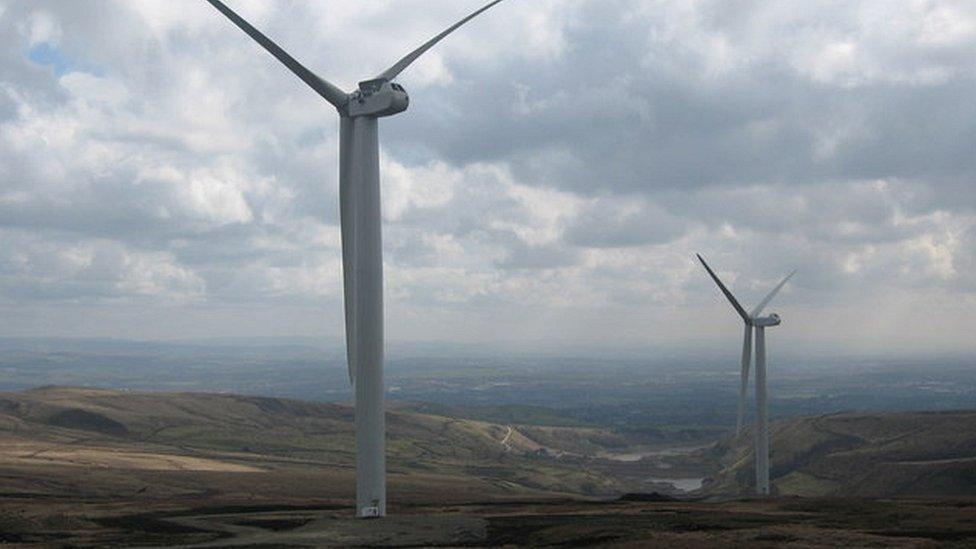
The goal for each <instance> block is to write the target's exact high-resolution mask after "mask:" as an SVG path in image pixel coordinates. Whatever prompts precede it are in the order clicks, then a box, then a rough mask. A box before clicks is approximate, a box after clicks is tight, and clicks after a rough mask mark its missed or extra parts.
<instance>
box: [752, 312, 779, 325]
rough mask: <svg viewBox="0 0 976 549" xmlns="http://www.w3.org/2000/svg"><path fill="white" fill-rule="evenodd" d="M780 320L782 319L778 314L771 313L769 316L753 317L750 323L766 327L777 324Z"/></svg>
mask: <svg viewBox="0 0 976 549" xmlns="http://www.w3.org/2000/svg"><path fill="white" fill-rule="evenodd" d="M782 322H783V321H782V320H781V319H780V318H779V315H778V314H776V313H773V314H771V315H769V316H763V317H759V318H753V319H752V321H751V322H750V324H752V325H753V326H755V327H757V328H768V327H770V326H779V325H780V324H781V323H782Z"/></svg>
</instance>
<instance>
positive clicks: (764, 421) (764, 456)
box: [696, 254, 796, 495]
mask: <svg viewBox="0 0 976 549" xmlns="http://www.w3.org/2000/svg"><path fill="white" fill-rule="evenodd" d="M696 255H698V260H699V261H701V264H702V265H703V266H704V267H705V270H706V271H708V274H709V276H711V277H712V280H714V281H715V284H718V288H719V289H720V290H722V293H723V294H725V297H727V298H728V300H729V303H731V304H732V307H733V308H735V311H736V312H737V313H739V316H741V317H742V322H743V324H745V336H744V337H743V338H742V373H741V375H740V379H739V381H740V383H739V413H738V416H737V418H736V424H735V434H736V435H738V434H739V433H740V432H741V431H742V422H743V416H744V415H745V408H746V390H747V389H748V386H749V364H750V363H751V362H752V329H753V328H756V493H758V494H762V495H767V494H769V425H768V420H769V416H768V408H767V404H766V397H767V393H766V328H767V327H771V326H779V324H780V322H781V321H780V318H779V315H778V314H776V313H773V314H771V315H769V316H763V317H761V316H759V315H760V314H762V311H763V309H765V308H766V305H769V302H770V301H772V300H773V298H774V297H775V296H776V294H777V293H779V291H780V290H781V289H782V288H783V286H785V285H786V283H787V282H788V281H789V280H790V278H792V277H793V275H795V274H796V271H793V272H791V273H790V274H788V275H786V277H785V278H784V279H783V280H782V281H780V283H779V284H777V285H776V287H775V288H773V289H772V290H771V291H770V292H769V294H767V295H766V297H764V298H763V300H762V301H760V302H759V304H758V305H756V307H755V308H754V309H753V310H752V311H750V312H748V313H747V312H746V310H745V309H744V308H742V305H740V304H739V301H738V300H737V299H736V298H735V296H734V295H732V292H730V291H729V289H728V288H726V287H725V284H723V283H722V281H721V280H719V278H718V275H716V274H715V271H713V270H712V268H711V267H709V266H708V263H706V262H705V258H703V257H702V256H701V255H699V254H696Z"/></svg>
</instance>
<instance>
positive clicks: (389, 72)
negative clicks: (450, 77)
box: [376, 0, 502, 80]
mask: <svg viewBox="0 0 976 549" xmlns="http://www.w3.org/2000/svg"><path fill="white" fill-rule="evenodd" d="M501 1H502V0H495V1H494V2H491V3H489V4H488V5H486V6H484V7H483V8H481V9H479V10H478V11H476V12H474V13H472V14H471V15H469V16H467V17H465V18H464V19H462V20H460V21H458V22H457V23H455V24H454V25H452V26H451V27H450V28H448V29H447V30H446V31H444V32H442V33H440V34H438V35H437V36H435V37H433V38H431V39H430V40H428V41H427V43H426V44H424V45H423V46H420V47H419V48H417V49H415V50H413V51H412V52H410V53H409V54H408V55H407V56H406V57H404V58H403V59H401V60H399V61H397V63H396V64H395V65H393V66H392V67H390V68H388V69H386V70H385V71H383V73H382V74H380V75H379V76H377V77H376V80H380V79H383V80H393V79H394V78H396V77H397V75H398V74H400V73H401V72H403V69H405V68H407V67H409V66H410V64H411V63H413V62H414V61H416V60H417V58H418V57H420V56H421V55H423V54H424V53H425V52H426V51H427V50H429V49H430V48H433V47H434V45H435V44H437V43H438V42H440V41H441V40H443V39H444V38H445V37H446V36H447V35H448V34H451V33H452V32H454V31H456V30H457V29H458V28H459V27H460V26H461V25H463V24H465V23H467V22H468V21H470V20H472V19H474V18H475V17H477V16H479V15H481V14H482V13H483V12H485V11H487V10H488V9H489V8H491V7H492V6H494V5H495V4H497V3H499V2H501Z"/></svg>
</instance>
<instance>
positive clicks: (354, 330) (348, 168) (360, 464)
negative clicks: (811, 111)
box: [207, 0, 502, 517]
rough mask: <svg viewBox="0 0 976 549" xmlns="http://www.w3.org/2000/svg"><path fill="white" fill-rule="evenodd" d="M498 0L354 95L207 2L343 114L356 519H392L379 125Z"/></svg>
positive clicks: (342, 201)
mask: <svg viewBox="0 0 976 549" xmlns="http://www.w3.org/2000/svg"><path fill="white" fill-rule="evenodd" d="M501 1H502V0H494V1H493V2H491V3H489V4H487V5H486V6H484V7H482V8H481V9H479V10H477V11H475V12H474V13H472V14H471V15H469V16H467V17H465V18H464V19H462V20H460V21H458V22H457V23H455V24H454V25H453V26H451V27H450V28H448V29H447V30H445V31H444V32H442V33H440V34H438V35H437V36H435V37H434V38H432V39H430V40H429V41H428V42H427V43H425V44H424V45H422V46H420V47H419V48H417V49H416V50H414V51H412V52H410V53H409V54H408V55H407V56H406V57H404V58H403V59H401V60H399V61H397V62H396V63H395V64H394V65H393V66H391V67H390V68H388V69H386V70H385V71H383V72H382V73H380V74H379V75H377V76H376V77H375V78H372V79H370V80H365V81H363V82H360V83H359V89H357V90H356V91H354V92H352V93H346V92H344V91H342V90H341V89H339V88H338V87H336V86H335V85H334V84H332V83H330V82H329V81H327V80H325V79H323V78H321V77H319V76H318V75H316V74H315V73H313V72H312V71H310V70H309V69H307V68H305V66H304V65H302V64H301V63H299V62H298V61H296V60H295V58H294V57H292V56H291V55H289V54H288V53H287V52H285V51H284V50H283V49H281V48H280V47H278V45H277V44H275V43H274V42H272V41H271V40H270V39H269V38H268V37H267V36H265V35H263V34H261V32H260V31H258V30H257V29H255V28H254V27H253V26H251V24H250V23H248V22H247V21H245V20H244V19H242V18H241V17H240V16H238V15H237V14H236V13H234V12H233V11H232V10H231V9H230V8H228V7H227V6H226V5H224V3H223V2H221V1H220V0H207V2H210V4H211V5H212V6H213V7H215V8H217V10H218V11H220V13H222V14H224V15H225V16H226V17H227V18H228V19H230V20H231V21H232V22H233V23H234V24H235V25H237V26H238V27H240V29H241V30H243V31H244V32H245V33H247V35H248V36H250V37H251V38H253V39H254V40H255V41H256V42H257V43H258V44H260V45H261V46H262V47H264V49H266V50H267V51H268V52H269V53H270V54H271V55H273V56H275V58H276V59H278V61H280V62H281V63H283V64H284V65H285V66H286V67H288V69H289V70H291V72H293V73H295V75H296V76H298V78H300V79H301V80H302V81H303V82H305V84H307V85H308V86H309V87H310V88H312V89H313V90H315V92H316V93H318V94H319V95H320V96H322V98H323V99H325V100H326V101H328V102H329V103H331V104H332V106H333V107H335V109H336V110H337V111H338V112H339V216H340V225H341V231H342V274H343V289H344V304H345V320H346V360H347V363H348V366H349V380H350V382H351V383H352V384H353V386H354V387H355V392H356V514H357V516H360V517H382V516H385V515H386V456H385V454H386V441H385V430H386V418H385V416H384V412H383V247H382V239H381V234H380V161H379V134H378V131H377V129H378V128H377V122H378V120H379V119H380V118H382V117H385V116H392V115H394V114H398V113H401V112H403V111H405V110H407V107H408V106H409V105H410V98H409V96H408V95H407V92H406V90H404V89H403V87H402V86H400V85H399V84H397V83H394V82H393V80H394V79H396V77H397V75H399V74H400V73H401V72H402V71H403V70H404V69H406V68H407V67H409V66H410V64H411V63H413V62H414V61H416V60H417V58H419V57H420V56H421V55H423V54H424V53H425V52H426V51H427V50H429V49H430V48H432V47H434V45H435V44H437V43H438V42H440V41H441V40H442V39H444V37H446V36H447V35H449V34H451V33H452V32H454V31H455V30H457V29H458V27H460V26H461V25H463V24H465V23H467V22H468V21H470V20H471V19H474V18H475V17H476V16H478V15H479V14H481V13H482V12H484V11H486V10H488V9H489V8H491V7H492V6H494V5H495V4H497V3H499V2H501Z"/></svg>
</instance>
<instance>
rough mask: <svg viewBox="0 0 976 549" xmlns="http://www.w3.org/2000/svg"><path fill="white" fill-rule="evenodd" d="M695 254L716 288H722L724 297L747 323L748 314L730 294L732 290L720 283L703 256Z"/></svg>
mask: <svg viewBox="0 0 976 549" xmlns="http://www.w3.org/2000/svg"><path fill="white" fill-rule="evenodd" d="M695 255H697V256H698V261H701V264H702V265H703V266H704V267H705V270H706V271H708V274H709V275H711V277H712V280H714V281H715V283H716V284H718V288H719V289H720V290H722V293H723V294H725V297H726V298H728V300H729V303H731V304H732V307H734V308H735V312H737V313H739V316H741V317H742V320H744V321H745V322H746V324H748V323H749V322H750V320H751V319H750V317H749V315H748V314H747V313H746V310H745V309H743V308H742V305H739V301H738V300H737V299H736V298H735V296H734V295H732V292H730V291H729V289H728V288H726V287H725V284H722V281H721V280H719V278H718V275H716V274H715V271H713V270H712V268H711V267H709V266H708V263H705V258H703V257H702V256H701V254H695Z"/></svg>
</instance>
